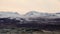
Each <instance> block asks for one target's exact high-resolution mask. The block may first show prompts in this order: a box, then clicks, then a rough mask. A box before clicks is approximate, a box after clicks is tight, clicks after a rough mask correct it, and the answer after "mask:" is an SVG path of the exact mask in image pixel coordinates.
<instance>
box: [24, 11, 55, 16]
mask: <svg viewBox="0 0 60 34" xmlns="http://www.w3.org/2000/svg"><path fill="white" fill-rule="evenodd" d="M25 16H33V17H41V16H42V17H43V16H45V17H52V16H54V17H55V16H56V15H55V14H53V13H42V12H37V11H30V12H28V13H26V14H25Z"/></svg>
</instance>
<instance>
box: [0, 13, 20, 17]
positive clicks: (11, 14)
mask: <svg viewBox="0 0 60 34" xmlns="http://www.w3.org/2000/svg"><path fill="white" fill-rule="evenodd" d="M7 17H10V18H16V17H20V14H18V13H17V12H0V18H7Z"/></svg>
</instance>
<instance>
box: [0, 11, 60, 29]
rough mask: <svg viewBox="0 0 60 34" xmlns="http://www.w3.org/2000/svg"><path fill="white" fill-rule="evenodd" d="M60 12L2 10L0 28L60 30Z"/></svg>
mask: <svg viewBox="0 0 60 34" xmlns="http://www.w3.org/2000/svg"><path fill="white" fill-rule="evenodd" d="M59 15H60V14H57V13H42V12H41V13H39V12H36V11H30V12H28V13H26V14H25V15H21V14H18V13H16V12H0V28H20V27H26V28H37V29H45V30H46V29H47V30H60V16H59Z"/></svg>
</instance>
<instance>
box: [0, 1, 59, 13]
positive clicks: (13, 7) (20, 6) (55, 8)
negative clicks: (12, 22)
mask: <svg viewBox="0 0 60 34" xmlns="http://www.w3.org/2000/svg"><path fill="white" fill-rule="evenodd" d="M0 11H5V12H6V11H7V12H18V13H20V14H25V13H27V12H29V11H38V12H48V13H54V12H60V0H0Z"/></svg>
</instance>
